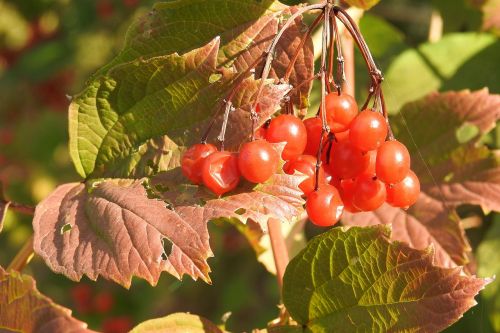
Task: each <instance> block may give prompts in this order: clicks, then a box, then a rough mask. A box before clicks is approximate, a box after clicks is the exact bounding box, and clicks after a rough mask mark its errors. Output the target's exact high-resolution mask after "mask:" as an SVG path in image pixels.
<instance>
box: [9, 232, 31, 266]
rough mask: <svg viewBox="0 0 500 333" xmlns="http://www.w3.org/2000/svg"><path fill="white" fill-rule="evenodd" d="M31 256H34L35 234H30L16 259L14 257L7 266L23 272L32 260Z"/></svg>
mask: <svg viewBox="0 0 500 333" xmlns="http://www.w3.org/2000/svg"><path fill="white" fill-rule="evenodd" d="M31 258H33V235H31V236H30V238H29V239H28V240H27V241H26V243H24V245H23V247H22V248H21V249H20V250H19V252H17V254H16V256H15V257H14V259H12V261H11V262H10V264H9V266H7V270H8V271H9V270H15V271H18V272H21V271H22V270H23V269H24V267H26V265H27V264H28V263H29V262H30V260H31Z"/></svg>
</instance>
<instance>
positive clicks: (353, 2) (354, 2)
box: [346, 0, 380, 9]
mask: <svg viewBox="0 0 500 333" xmlns="http://www.w3.org/2000/svg"><path fill="white" fill-rule="evenodd" d="M379 1H380V0H346V2H347V3H348V4H349V5H350V6H355V7H359V8H362V9H370V8H372V7H373V6H375V5H376V4H377V3H379Z"/></svg>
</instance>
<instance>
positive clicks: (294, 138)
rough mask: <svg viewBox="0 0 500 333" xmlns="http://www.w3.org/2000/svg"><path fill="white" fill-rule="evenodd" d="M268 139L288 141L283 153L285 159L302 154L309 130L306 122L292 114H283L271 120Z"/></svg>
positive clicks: (267, 134) (270, 140) (275, 141)
mask: <svg viewBox="0 0 500 333" xmlns="http://www.w3.org/2000/svg"><path fill="white" fill-rule="evenodd" d="M266 140H267V141H269V142H272V143H277V142H286V145H285V148H284V149H283V152H282V153H281V156H282V158H283V159H284V160H291V159H292V158H294V157H297V156H299V155H302V153H303V152H304V149H305V148H306V144H307V130H306V127H305V126H304V123H303V122H302V121H301V120H300V119H299V118H297V117H295V116H292V115H290V114H282V115H280V116H278V117H276V118H274V119H273V120H272V121H271V124H269V128H268V129H267V133H266Z"/></svg>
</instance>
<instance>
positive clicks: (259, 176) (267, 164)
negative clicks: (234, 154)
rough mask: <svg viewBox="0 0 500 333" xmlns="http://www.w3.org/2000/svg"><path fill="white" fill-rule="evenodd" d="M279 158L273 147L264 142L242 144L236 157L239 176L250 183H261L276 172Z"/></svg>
mask: <svg viewBox="0 0 500 333" xmlns="http://www.w3.org/2000/svg"><path fill="white" fill-rule="evenodd" d="M279 161H280V157H279V156H278V153H277V152H276V150H274V148H273V146H272V145H271V144H270V143H269V142H267V141H265V140H256V141H252V142H247V143H245V144H243V145H242V146H241V148H240V154H239V156H238V166H239V169H240V172H241V175H242V176H243V177H245V179H246V180H248V181H250V182H252V183H263V182H265V181H267V180H268V179H269V178H271V176H272V175H274V173H275V172H276V169H277V168H278V164H279Z"/></svg>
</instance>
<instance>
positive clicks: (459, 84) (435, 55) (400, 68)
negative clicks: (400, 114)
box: [384, 33, 500, 113]
mask: <svg viewBox="0 0 500 333" xmlns="http://www.w3.org/2000/svg"><path fill="white" fill-rule="evenodd" d="M499 53H500V41H499V40H498V39H497V38H496V37H495V36H493V35H490V34H485V33H479V34H478V33H456V34H448V35H446V36H444V37H443V39H442V40H440V41H439V42H437V43H426V44H423V45H421V46H419V47H418V48H417V49H411V50H408V51H405V52H403V53H402V54H401V55H400V56H398V57H397V58H396V59H395V60H394V62H393V63H392V65H391V66H390V67H389V68H388V69H387V71H386V73H385V74H386V75H385V78H386V80H385V82H384V89H385V92H386V100H387V103H388V108H389V110H390V112H392V113H394V112H396V111H398V110H399V109H400V108H401V107H402V106H403V105H404V104H406V103H407V102H411V101H414V100H417V99H419V98H422V97H424V96H425V95H427V94H429V93H431V92H434V91H436V90H439V91H447V90H460V89H482V88H484V87H488V88H489V90H490V91H491V92H493V93H498V92H500V84H499V81H498V80H497V75H496V72H497V69H498V61H497V58H498V54H499ZM451 55H453V56H451Z"/></svg>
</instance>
